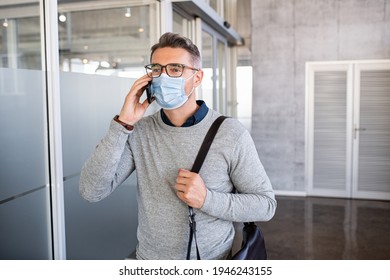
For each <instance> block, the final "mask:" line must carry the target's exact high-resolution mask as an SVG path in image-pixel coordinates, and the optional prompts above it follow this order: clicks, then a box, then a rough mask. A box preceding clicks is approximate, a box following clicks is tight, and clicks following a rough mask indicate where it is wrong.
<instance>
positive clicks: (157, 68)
mask: <svg viewBox="0 0 390 280" xmlns="http://www.w3.org/2000/svg"><path fill="white" fill-rule="evenodd" d="M163 68H165V71H166V73H167V75H168V76H170V77H181V75H183V70H184V66H183V65H181V64H176V63H170V64H167V65H165V66H162V65H160V64H151V65H149V66H148V67H146V71H147V73H148V75H149V76H151V77H154V78H157V77H159V76H160V75H161V72H162V69H163Z"/></svg>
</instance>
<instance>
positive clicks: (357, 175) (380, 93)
mask: <svg viewBox="0 0 390 280" xmlns="http://www.w3.org/2000/svg"><path fill="white" fill-rule="evenodd" d="M355 91H356V92H357V93H360V94H359V95H358V96H357V97H356V100H355V112H356V114H355V124H354V125H355V127H354V141H355V143H356V145H355V146H354V155H356V157H357V158H356V160H355V161H354V168H353V174H354V176H353V188H352V191H353V192H352V196H353V197H357V198H374V199H386V200H390V63H366V64H356V65H355Z"/></svg>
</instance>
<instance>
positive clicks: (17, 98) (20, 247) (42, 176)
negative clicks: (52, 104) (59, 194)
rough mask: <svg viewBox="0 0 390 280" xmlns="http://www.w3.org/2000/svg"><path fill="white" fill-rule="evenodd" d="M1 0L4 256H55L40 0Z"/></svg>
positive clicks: (0, 231) (0, 242) (0, 230)
mask: <svg viewBox="0 0 390 280" xmlns="http://www.w3.org/2000/svg"><path fill="white" fill-rule="evenodd" d="M11 2H12V1H6V3H5V4H2V3H0V24H1V25H0V130H1V133H0V143H1V145H0V223H1V226H0V236H1V238H0V248H1V249H0V259H8V260H12V259H23V260H30V259H52V258H53V251H52V235H51V234H52V222H51V220H52V214H51V203H50V191H51V189H50V174H49V173H50V172H49V160H48V159H49V145H48V128H47V125H46V124H47V120H48V117H47V82H48V81H47V77H46V73H45V71H44V69H45V67H44V63H45V61H44V59H43V58H44V57H45V54H44V51H43V50H44V49H45V48H44V46H43V43H42V42H43V37H44V33H45V32H44V29H42V27H41V26H43V25H41V21H43V18H44V15H43V14H42V13H41V11H42V9H41V4H42V1H38V0H37V1H14V2H13V3H11Z"/></svg>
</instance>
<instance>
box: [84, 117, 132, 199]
mask: <svg viewBox="0 0 390 280" xmlns="http://www.w3.org/2000/svg"><path fill="white" fill-rule="evenodd" d="M131 133H132V132H131V131H128V130H127V129H126V128H124V127H123V126H121V125H120V124H118V123H116V122H115V121H111V124H110V127H109V130H108V132H107V134H106V135H105V137H104V138H103V139H102V140H101V142H100V143H99V145H98V146H97V147H96V149H95V151H94V152H93V154H92V155H91V157H90V158H89V159H87V161H86V162H85V163H84V166H83V168H82V170H81V175H80V184H79V190H80V194H81V196H82V197H83V198H84V199H86V200H88V201H90V202H97V201H100V200H102V199H103V198H105V197H107V196H108V195H109V194H110V193H111V192H113V190H114V189H115V188H116V187H118V186H119V185H120V184H122V183H123V182H124V181H125V180H126V179H127V178H128V177H129V176H130V174H131V173H132V172H133V170H134V162H133V157H132V153H131V150H130V147H129V144H128V142H127V140H128V138H129V134H131Z"/></svg>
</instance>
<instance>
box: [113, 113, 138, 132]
mask: <svg viewBox="0 0 390 280" xmlns="http://www.w3.org/2000/svg"><path fill="white" fill-rule="evenodd" d="M114 121H116V122H117V123H119V124H120V125H122V126H123V127H124V128H126V129H127V130H129V131H131V130H133V129H134V126H133V125H131V124H128V123H125V122H123V121H121V120H120V119H119V115H116V116H115V117H114Z"/></svg>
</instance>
